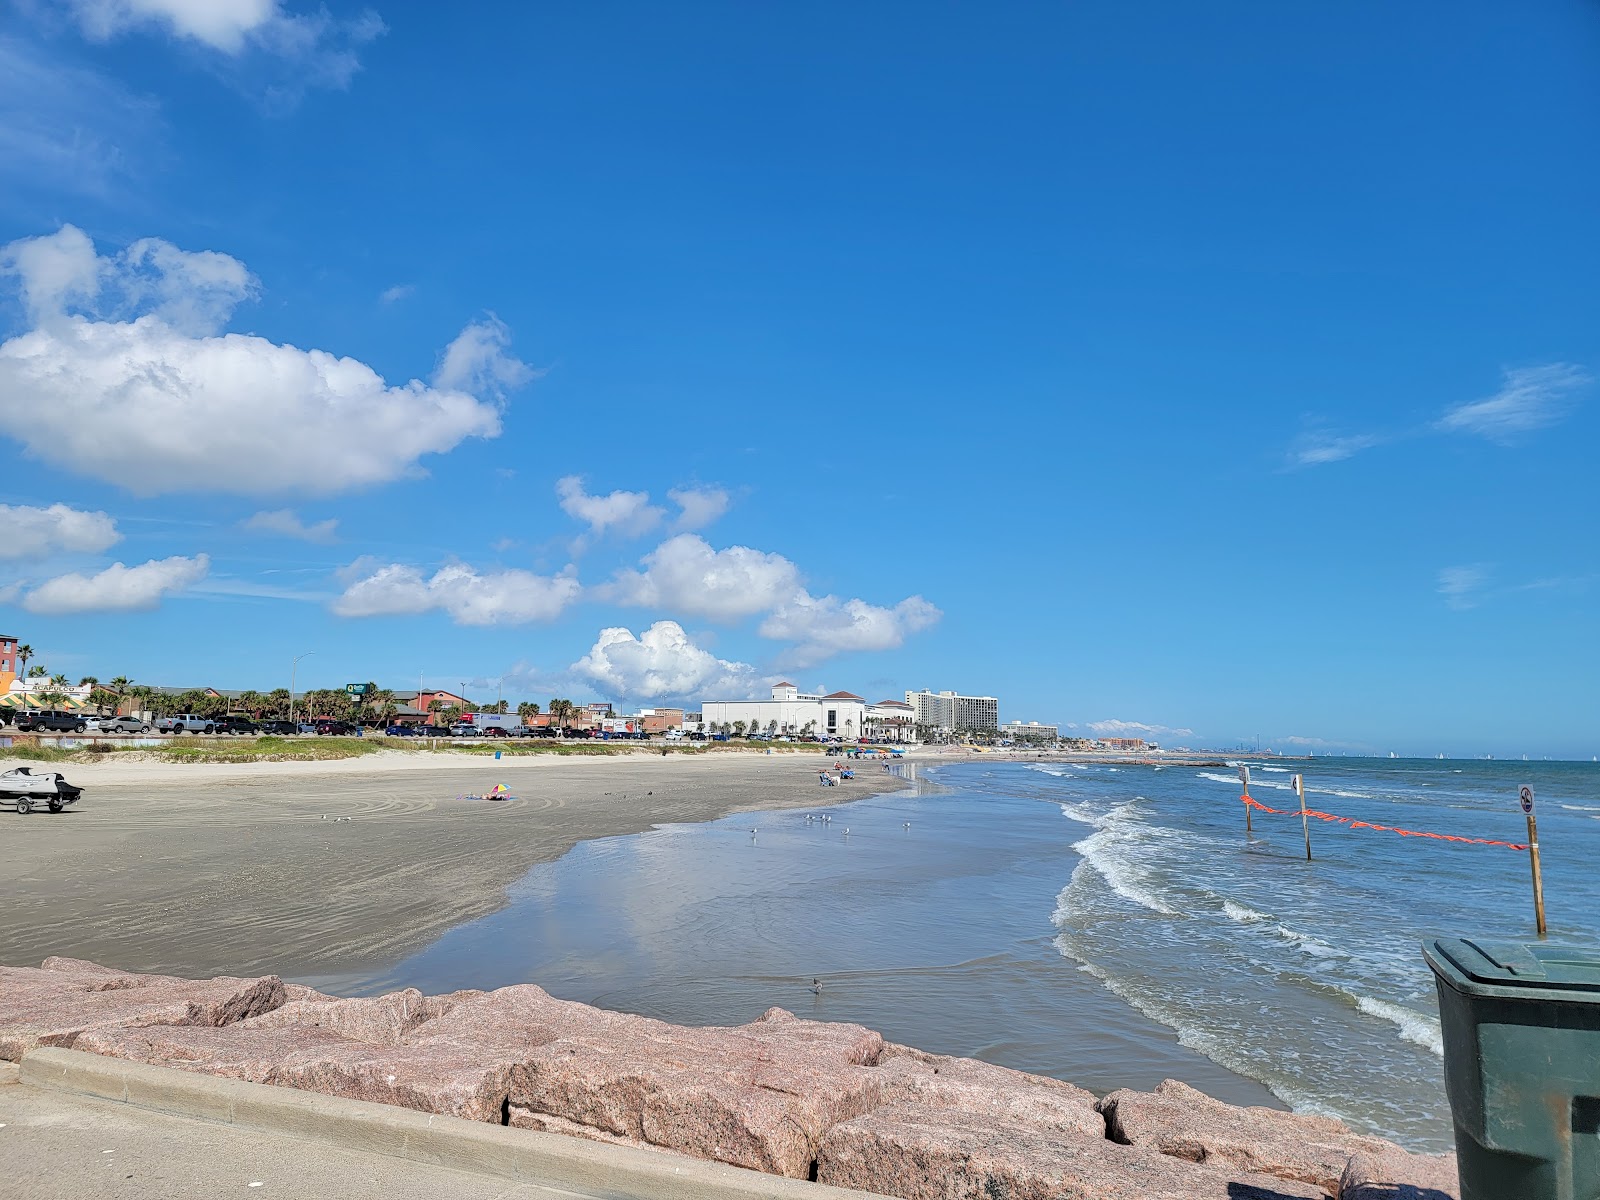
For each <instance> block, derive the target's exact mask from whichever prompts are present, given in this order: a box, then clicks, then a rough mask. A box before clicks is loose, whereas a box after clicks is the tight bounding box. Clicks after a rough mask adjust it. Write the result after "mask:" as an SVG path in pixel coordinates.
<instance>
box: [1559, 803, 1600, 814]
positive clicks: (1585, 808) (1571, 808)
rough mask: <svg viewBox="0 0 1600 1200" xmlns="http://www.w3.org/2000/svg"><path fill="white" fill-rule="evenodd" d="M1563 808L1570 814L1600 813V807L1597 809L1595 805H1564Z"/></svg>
mask: <svg viewBox="0 0 1600 1200" xmlns="http://www.w3.org/2000/svg"><path fill="white" fill-rule="evenodd" d="M1561 807H1562V808H1564V809H1566V810H1567V811H1568V812H1593V813H1600V807H1596V806H1595V805H1593V804H1563V805H1562V806H1561Z"/></svg>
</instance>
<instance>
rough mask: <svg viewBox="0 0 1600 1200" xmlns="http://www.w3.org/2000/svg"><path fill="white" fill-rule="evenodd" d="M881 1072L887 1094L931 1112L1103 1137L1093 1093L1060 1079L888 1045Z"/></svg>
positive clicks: (974, 1059) (1081, 1135)
mask: <svg viewBox="0 0 1600 1200" xmlns="http://www.w3.org/2000/svg"><path fill="white" fill-rule="evenodd" d="M878 1071H879V1074H880V1075H881V1076H882V1081H883V1086H884V1090H885V1092H886V1093H890V1092H899V1093H902V1098H903V1099H907V1100H914V1101H915V1102H916V1103H918V1104H923V1105H926V1106H928V1107H930V1108H939V1109H954V1110H959V1111H961V1112H967V1113H973V1114H975V1115H979V1116H989V1117H993V1118H995V1119H996V1120H1002V1121H1012V1122H1015V1123H1017V1124H1019V1125H1028V1126H1031V1127H1033V1128H1035V1129H1038V1130H1040V1131H1041V1132H1043V1131H1053V1132H1055V1133H1056V1134H1059V1135H1061V1136H1063V1137H1092V1138H1103V1137H1104V1136H1105V1118H1103V1117H1102V1116H1101V1115H1100V1114H1099V1113H1098V1112H1097V1111H1095V1098H1094V1094H1093V1093H1092V1092H1086V1091H1084V1090H1083V1089H1082V1088H1080V1087H1077V1086H1075V1085H1073V1084H1070V1083H1065V1082H1063V1081H1062V1080H1059V1079H1049V1078H1047V1077H1045V1076H1043V1075H1028V1074H1025V1073H1024V1072H1022V1071H1013V1070H1010V1069H1008V1068H1006V1067H997V1066H995V1065H994V1064H992V1063H986V1062H983V1061H981V1060H980V1059H976V1058H952V1057H949V1056H947V1055H942V1054H927V1053H925V1052H923V1051H921V1050H915V1049H913V1048H911V1047H909V1046H896V1045H893V1044H886V1045H885V1046H884V1048H883V1051H882V1054H881V1057H880V1059H879V1064H878Z"/></svg>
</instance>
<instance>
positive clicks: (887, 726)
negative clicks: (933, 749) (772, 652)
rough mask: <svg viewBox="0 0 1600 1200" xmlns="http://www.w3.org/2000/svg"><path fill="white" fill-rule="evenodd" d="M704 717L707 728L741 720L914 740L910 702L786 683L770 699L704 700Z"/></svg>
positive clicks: (796, 730)
mask: <svg viewBox="0 0 1600 1200" xmlns="http://www.w3.org/2000/svg"><path fill="white" fill-rule="evenodd" d="M700 720H701V727H702V728H704V729H711V728H713V727H715V728H718V729H720V728H721V727H723V726H724V725H727V726H735V727H737V726H738V724H739V723H740V722H741V721H742V722H743V723H744V728H745V729H747V730H753V731H758V732H762V733H766V732H771V733H779V734H784V733H787V734H807V733H812V734H816V735H817V736H818V737H842V738H851V739H854V738H859V737H870V738H876V739H881V740H884V741H895V742H913V741H915V740H916V720H915V718H914V714H913V712H912V709H911V706H910V705H908V704H903V703H902V702H900V701H899V700H884V701H880V702H879V703H877V704H869V703H868V702H867V701H866V700H864V699H863V698H862V697H860V696H858V695H856V694H855V693H854V692H833V693H831V694H829V695H826V696H818V695H813V694H811V693H808V692H802V691H801V690H800V689H799V688H798V687H796V686H795V685H794V684H792V683H787V682H785V683H775V684H773V685H772V698H771V699H770V700H705V701H702V702H701V704H700Z"/></svg>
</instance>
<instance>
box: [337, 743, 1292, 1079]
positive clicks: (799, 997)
mask: <svg viewBox="0 0 1600 1200" xmlns="http://www.w3.org/2000/svg"><path fill="white" fill-rule="evenodd" d="M941 774H942V775H943V776H944V777H945V778H947V779H948V780H949V782H950V784H951V786H948V787H938V788H929V789H926V790H919V791H906V792H899V793H894V794H890V795H885V796H878V797H873V798H869V799H866V800H861V801H856V802H853V803H846V804H841V805H835V806H831V807H825V808H822V807H819V808H817V809H815V810H811V812H810V814H809V815H810V816H811V817H813V818H815V819H811V820H808V819H807V816H808V813H807V811H806V810H790V811H782V812H762V813H742V814H736V815H734V816H730V817H727V818H724V819H722V820H718V821H712V822H708V823H704V824H683V825H667V826H662V827H660V828H657V829H654V830H651V831H649V832H645V833H641V834H637V835H632V836H627V837H615V838H604V839H598V840H594V841H589V842H585V843H582V844H581V845H579V846H577V847H575V848H574V849H573V850H572V851H570V852H569V853H568V854H566V855H565V856H564V857H563V858H561V859H560V860H558V861H555V862H550V863H544V864H540V865H538V866H536V867H534V868H533V869H532V870H531V871H530V872H529V873H528V875H527V876H526V877H525V878H524V879H523V880H522V881H520V882H519V883H518V884H516V885H514V886H513V888H512V889H511V898H510V902H509V903H508V904H507V906H506V907H505V908H503V909H501V910H500V911H498V912H496V913H494V914H492V915H490V916H487V917H483V918H480V919H479V920H476V921H472V922H470V923H468V924H466V925H463V926H460V927H458V928H456V929H453V930H451V931H450V932H449V933H447V934H445V935H444V936H443V937H441V938H440V939H439V940H438V941H437V942H435V943H434V944H433V945H432V946H430V947H428V948H427V949H425V950H423V951H421V952H419V953H417V954H415V955H412V956H411V957H409V958H407V959H405V960H404V961H402V962H400V963H399V964H397V965H396V966H395V967H393V968H392V969H390V970H387V971H384V972H382V973H381V974H379V975H376V976H364V977H360V978H351V977H324V978H318V979H311V980H308V981H307V982H311V983H314V984H315V985H317V986H320V987H324V988H326V989H328V990H331V991H338V992H341V993H345V994H371V993H374V992H378V991H384V990H389V989H392V988H398V987H418V988H421V989H422V990H424V991H429V992H444V991H450V990H454V989H456V988H466V987H477V988H493V987H501V986H505V985H507V984H512V983H537V984H539V985H540V986H541V987H544V988H546V989H547V990H548V991H550V992H552V993H553V994H555V995H557V996H561V997H563V998H566V999H572V1000H581V1001H584V1002H586V1003H590V1004H596V1005H599V1006H602V1007H605V1008H612V1009H618V1010H623V1011H627V1012H634V1013H640V1014H643V1015H646V1016H651V1017H656V1018H659V1019H661V1020H666V1021H673V1022H676V1023H679V1024H688V1025H714V1024H715V1025H721V1024H739V1023H743V1022H746V1021H750V1020H752V1019H754V1018H755V1017H757V1016H759V1015H760V1014H761V1013H762V1012H763V1011H765V1010H766V1009H767V1008H770V1007H772V1006H774V1005H776V1006H779V1007H782V1008H787V1009H790V1010H791V1011H793V1012H795V1013H797V1014H799V1015H800V1016H803V1017H808V1018H815V1019H818V1020H829V1021H854V1022H859V1023H861V1024H863V1025H867V1026H869V1027H871V1028H874V1029H877V1030H879V1031H880V1032H882V1033H883V1035H884V1036H885V1037H887V1038H889V1039H891V1040H893V1041H898V1042H904V1043H907V1044H910V1045H915V1046H919V1047H921V1048H923V1049H926V1050H932V1051H936V1052H941V1053H950V1054H963V1055H975V1056H977V1057H980V1058H984V1059H987V1060H989V1061H991V1062H996V1063H1000V1064H1003V1065H1005V1066H1010V1067H1015V1068H1018V1069H1020V1070H1027V1071H1033V1072H1037V1073H1041V1074H1048V1075H1053V1076H1056V1077H1058V1078H1063V1079H1070V1080H1072V1081H1073V1082H1075V1083H1078V1084H1080V1085H1082V1086H1084V1087H1088V1088H1091V1089H1094V1090H1096V1091H1109V1090H1111V1089H1113V1088H1117V1087H1140V1088H1149V1087H1152V1086H1154V1085H1155V1084H1156V1083H1158V1082H1159V1081H1160V1080H1162V1079H1164V1078H1168V1077H1173V1078H1180V1079H1183V1080H1185V1081H1186V1082H1188V1083H1191V1084H1193V1085H1194V1086H1196V1087H1199V1088H1201V1089H1202V1090H1204V1091H1207V1092H1209V1093H1211V1094H1212V1095H1215V1096H1217V1097H1219V1098H1221V1099H1224V1100H1228V1101H1230V1102H1233V1103H1249V1104H1273V1105H1276V1103H1277V1102H1276V1101H1275V1100H1274V1098H1273V1097H1272V1095H1271V1093H1270V1092H1269V1091H1268V1090H1267V1089H1266V1088H1264V1087H1262V1086H1261V1085H1260V1084H1259V1083H1257V1082H1255V1081H1253V1080H1249V1079H1246V1078H1243V1077H1241V1076H1239V1075H1237V1074H1235V1073H1233V1072H1231V1071H1229V1070H1227V1069H1226V1068H1224V1067H1221V1066H1218V1065H1217V1064H1215V1063H1213V1062H1211V1061H1210V1060H1209V1059H1207V1058H1205V1057H1204V1056H1203V1055H1201V1054H1198V1053H1196V1052H1194V1051H1192V1050H1190V1049H1188V1048H1186V1047H1184V1046H1182V1045H1180V1044H1179V1043H1178V1040H1177V1037H1176V1035H1175V1034H1174V1033H1173V1032H1172V1031H1171V1030H1169V1029H1167V1028H1165V1027H1163V1026H1161V1025H1159V1024H1157V1023H1156V1022H1154V1021H1151V1020H1150V1019H1148V1018H1147V1017H1145V1016H1143V1015H1141V1014H1140V1013H1138V1012H1137V1011H1135V1010H1134V1009H1132V1008H1130V1007H1129V1006H1128V1005H1127V1004H1126V1003H1124V1002H1123V1001H1122V1000H1120V999H1118V998H1117V997H1116V996H1115V995H1113V994H1112V993H1110V992H1108V991H1107V990H1106V989H1105V988H1104V987H1103V986H1102V985H1101V984H1100V982H1099V981H1098V980H1096V979H1095V978H1093V977H1092V976H1091V975H1089V974H1088V973H1086V972H1085V971H1083V970H1081V969H1080V968H1079V967H1078V965H1077V964H1075V963H1072V962H1069V961H1067V960H1065V959H1063V958H1062V956H1061V953H1060V951H1059V950H1058V949H1057V947H1056V945H1055V937H1056V932H1057V931H1056V928H1055V926H1054V924H1053V923H1052V921H1051V913H1052V912H1053V911H1054V909H1055V906H1056V898H1057V895H1058V893H1059V892H1060V891H1061V888H1062V885H1063V883H1064V881H1065V880H1066V878H1067V877H1068V876H1069V875H1070V874H1071V870H1072V865H1073V864H1074V863H1075V862H1076V861H1077V857H1078V856H1077V855H1076V854H1075V853H1074V852H1073V851H1072V849H1071V844H1072V842H1073V840H1074V839H1075V838H1076V837H1077V836H1079V834H1080V832H1081V831H1079V830H1076V829H1074V828H1073V827H1072V826H1071V825H1069V824H1068V823H1067V822H1064V821H1063V820H1062V819H1061V815H1060V812H1059V811H1058V810H1057V809H1056V808H1055V807H1054V806H1052V805H1048V804H1040V803H1039V802H1038V800H1037V798H1035V797H1031V796H1029V797H1024V796H1018V797H1004V796H999V797H997V796H990V795H985V796H982V797H981V798H976V799H975V797H974V796H973V795H972V794H971V793H969V792H968V791H967V790H965V789H964V788H963V787H961V786H960V785H959V781H960V779H961V776H962V774H963V769H961V768H956V769H953V770H952V769H949V768H944V769H941ZM836 794H837V793H833V792H829V793H823V794H822V795H820V796H819V799H823V798H827V799H832V798H834V796H835V795H836ZM824 816H826V817H827V818H829V819H828V820H826V821H824V820H823V819H822V818H823V817H824ZM908 826H909V827H908ZM753 830H754V831H756V832H752V831H753ZM814 978H816V979H820V980H821V981H822V990H821V992H820V994H816V993H813V992H812V991H811V983H812V980H813V979H814Z"/></svg>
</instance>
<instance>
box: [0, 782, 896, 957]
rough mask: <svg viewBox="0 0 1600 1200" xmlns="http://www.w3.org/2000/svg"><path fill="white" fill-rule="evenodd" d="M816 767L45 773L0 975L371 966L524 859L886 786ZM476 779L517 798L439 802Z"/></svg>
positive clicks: (2, 945) (10, 825) (492, 897)
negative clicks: (68, 803)
mask: <svg viewBox="0 0 1600 1200" xmlns="http://www.w3.org/2000/svg"><path fill="white" fill-rule="evenodd" d="M821 763H822V758H821V756H820V755H815V754H803V755H802V754H775V755H771V756H768V755H764V754H756V753H751V754H740V753H718V754H707V755H703V756H692V757H691V756H684V755H672V756H670V757H667V758H662V757H659V756H657V755H650V754H638V755H630V756H619V757H607V758H554V757H552V758H542V757H541V758H516V759H505V760H502V761H500V762H495V761H494V760H493V759H491V758H487V757H485V758H476V757H469V756H465V755H461V756H456V755H447V754H440V755H430V754H419V753H395V754H381V755H374V756H369V757H364V758H359V759H343V760H334V761H329V762H278V763H249V764H162V763H154V762H110V763H91V764H85V765H72V766H68V767H63V768H61V770H62V773H63V774H65V775H66V777H67V778H68V779H69V780H70V781H71V782H73V783H74V784H77V785H79V786H82V787H83V788H84V789H85V791H84V796H83V799H82V800H81V801H79V803H78V805H77V806H76V807H75V808H73V809H69V810H68V811H67V812H65V813H61V814H58V815H57V814H49V813H35V814H32V815H30V816H27V817H19V816H17V815H15V814H13V813H11V812H10V811H9V810H4V811H0V822H4V824H3V825H0V829H3V830H4V833H5V836H4V838H0V963H5V964H8V965H17V966H37V965H38V964H39V962H40V961H41V960H42V959H44V958H45V957H47V956H49V955H52V954H56V955H65V956H69V957H79V958H87V959H91V960H93V961H95V962H100V963H105V964H108V965H112V966H117V967H121V968H123V969H125V970H132V971H155V972H162V973H171V974H177V975H185V976H191V977H193V976H207V975H216V974H230V975H253V974H265V973H275V974H279V975H282V976H284V977H286V978H296V977H301V976H308V975H318V974H327V973H333V972H340V973H343V972H351V971H362V970H375V969H378V968H381V967H382V966H384V965H386V964H389V963H393V962H395V961H396V960H398V959H399V958H401V957H402V956H404V955H406V954H408V953H410V952H411V951H414V950H416V949H418V948H420V947H422V946H424V945H426V944H428V943H429V942H431V941H432V940H433V939H434V938H436V937H437V936H438V935H439V934H441V933H443V932H444V931H445V930H446V929H449V928H451V927H453V926H456V925H459V924H461V923H462V922H464V921H468V920H471V919H473V918H474V917H479V916H483V915H484V914H486V913H489V912H493V911H495V910H496V909H498V908H500V907H501V906H502V905H503V904H504V903H505V902H506V888H507V886H508V885H510V884H512V883H514V882H515V881H516V880H518V879H520V878H521V877H522V876H523V875H524V874H525V873H526V872H527V870H528V868H529V867H530V866H532V865H534V864H536V863H541V862H548V861H551V860H554V859H556V858H559V857H560V856H561V855H563V854H565V853H566V852H567V851H568V850H570V849H571V848H572V847H573V846H574V845H576V844H577V843H579V842H581V841H585V840H588V839H591V838H602V837H610V836H613V835H617V834H627V833H637V832H640V831H642V830H646V829H649V828H651V827H652V826H654V825H656V824H659V823H663V822H699V821H709V820H714V819H715V818H717V817H721V816H724V815H726V814H728V813H733V812H740V811H747V810H753V809H781V808H793V807H799V806H807V807H814V806H817V805H819V804H824V803H828V802H834V803H838V802H842V801H846V800H851V799H860V798H861V797H863V796H867V795H871V794H873V793H874V792H876V791H882V790H892V789H894V788H898V787H901V786H904V785H903V781H901V780H899V779H896V778H894V777H891V776H889V775H886V774H883V773H882V772H878V771H874V770H870V769H863V770H862V771H861V772H860V774H859V776H858V777H857V779H856V780H855V781H853V782H852V783H849V784H845V785H843V786H840V787H838V788H832V789H822V788H819V787H818V785H817V770H818V768H819V766H820V765H821ZM15 765H17V764H16V763H14V762H5V761H3V760H0V770H5V769H8V768H9V767H11V766H15ZM35 769H41V770H42V769H51V768H43V767H39V766H37V765H35ZM496 783H504V784H505V785H506V786H507V787H509V788H510V789H511V790H512V791H513V793H514V794H515V795H516V797H517V798H516V799H514V800H510V801H505V802H497V803H490V802H487V801H481V800H458V799H457V798H456V797H457V796H458V795H460V794H462V793H468V792H478V793H482V792H484V791H487V790H488V789H489V788H490V787H492V786H493V785H494V784H496ZM339 818H349V819H348V820H340V819H339Z"/></svg>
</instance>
